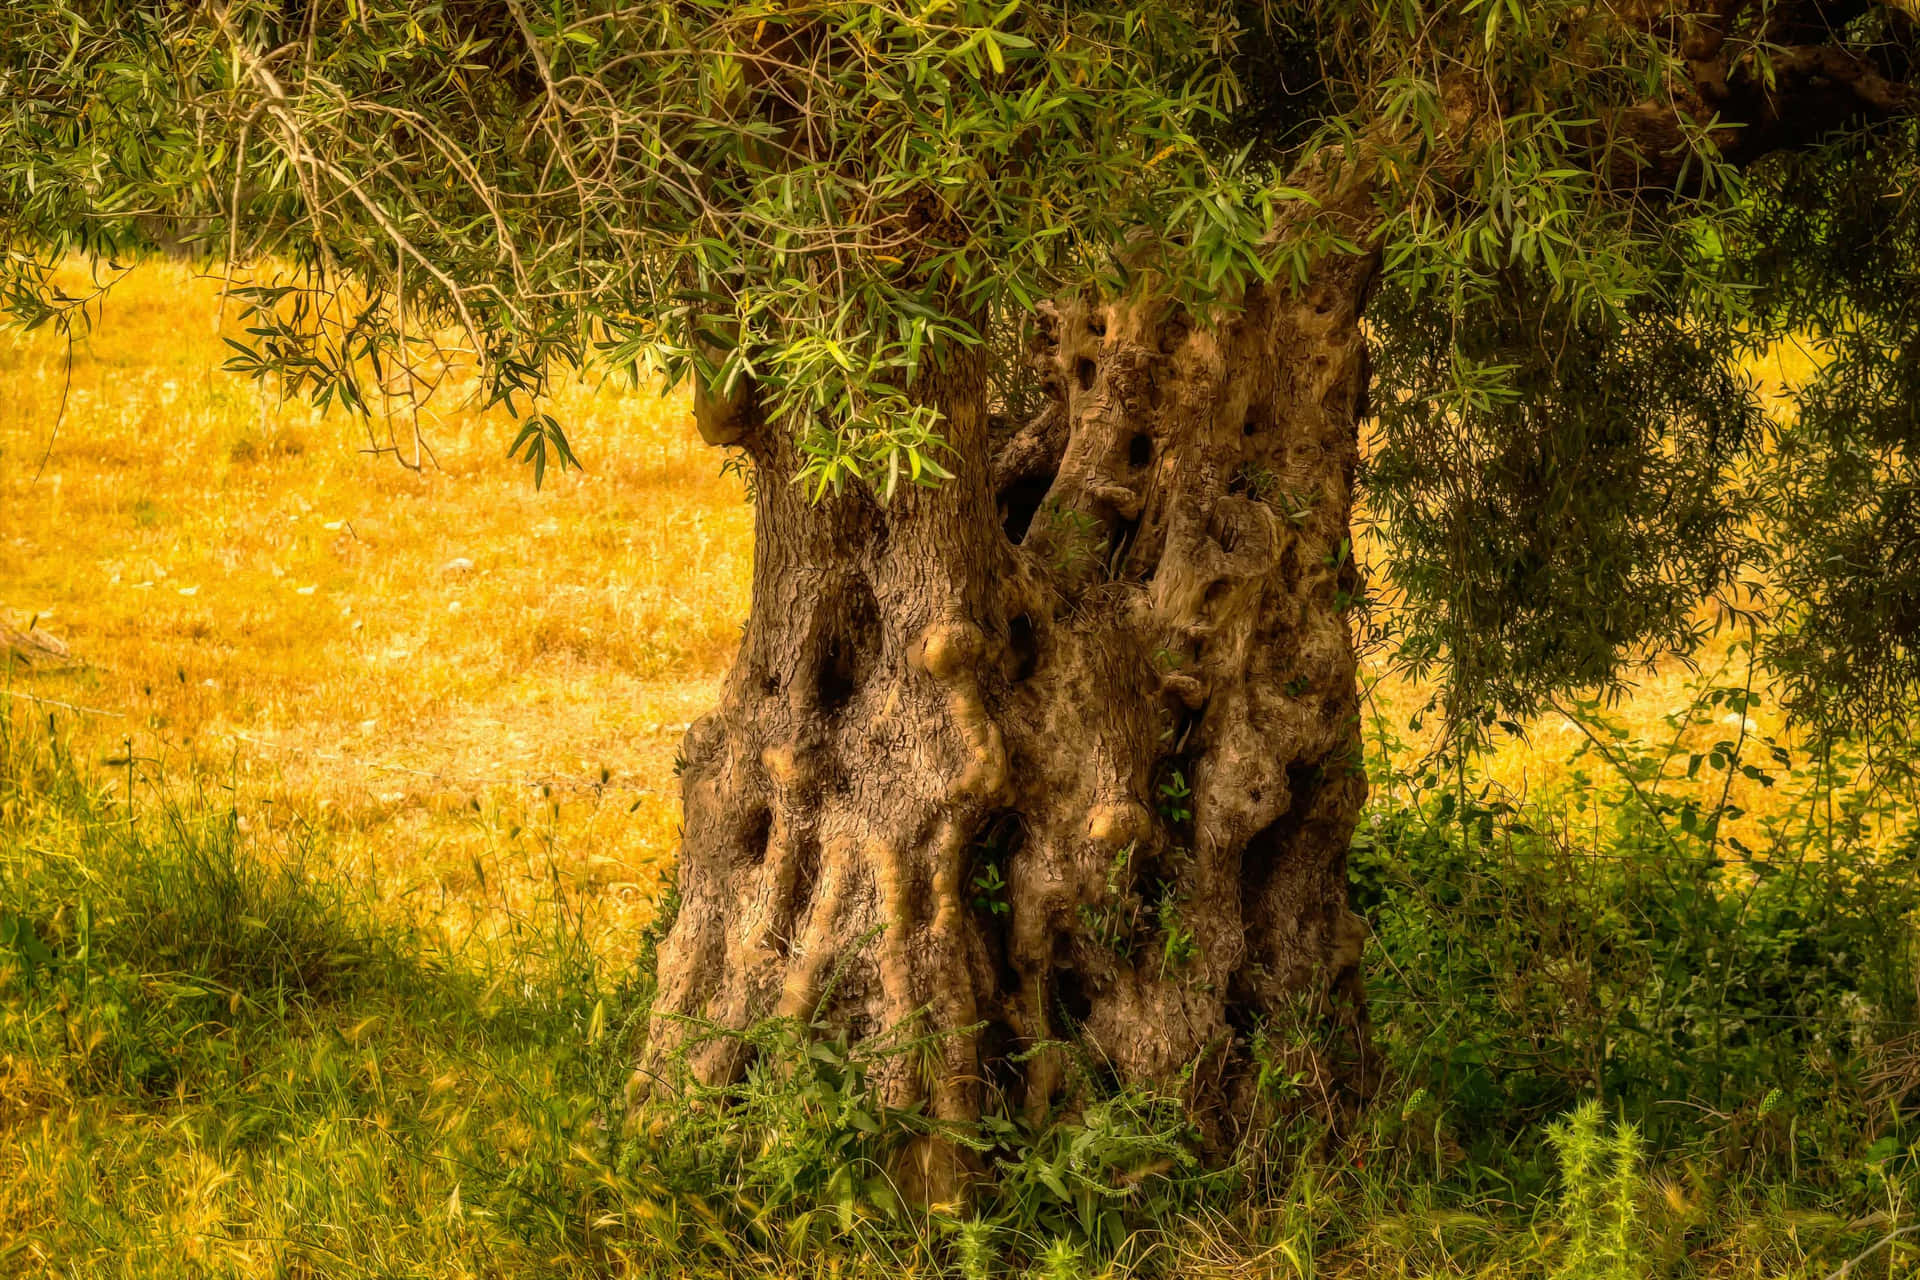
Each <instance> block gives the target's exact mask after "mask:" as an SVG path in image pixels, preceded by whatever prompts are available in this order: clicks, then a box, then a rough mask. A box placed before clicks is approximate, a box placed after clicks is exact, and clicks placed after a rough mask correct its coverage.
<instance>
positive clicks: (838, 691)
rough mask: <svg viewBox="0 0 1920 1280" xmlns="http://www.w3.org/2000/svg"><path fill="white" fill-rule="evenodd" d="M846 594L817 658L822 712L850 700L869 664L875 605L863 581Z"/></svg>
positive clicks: (876, 618)
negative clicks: (819, 658)
mask: <svg viewBox="0 0 1920 1280" xmlns="http://www.w3.org/2000/svg"><path fill="white" fill-rule="evenodd" d="M848 596H849V597H850V598H849V599H848V600H847V602H846V605H845V607H844V611H843V612H842V614H841V616H840V617H839V618H837V619H836V620H835V622H834V625H833V630H832V631H831V632H830V633H828V636H827V647H826V653H825V654H824V655H822V657H821V660H820V683H819V686H818V689H817V694H818V700H819V706H820V712H821V714H822V715H829V716H830V715H833V714H834V713H835V712H837V711H839V710H840V709H841V708H842V707H844V706H846V705H847V703H849V702H851V701H852V700H853V696H854V694H856V693H858V692H859V691H860V686H861V685H862V684H864V683H866V678H867V671H868V668H869V667H871V666H872V665H873V649H874V641H875V639H876V635H875V632H876V631H877V629H878V628H879V625H880V608H879V605H878V604H876V603H875V601H874V598H873V591H872V589H871V588H869V587H868V586H867V584H866V583H865V582H864V581H862V582H856V583H855V584H854V586H853V589H852V590H851V591H849V592H848Z"/></svg>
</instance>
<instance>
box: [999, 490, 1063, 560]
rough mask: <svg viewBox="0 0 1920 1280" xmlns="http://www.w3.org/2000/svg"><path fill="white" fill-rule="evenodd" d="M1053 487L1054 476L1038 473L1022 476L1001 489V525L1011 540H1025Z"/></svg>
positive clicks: (1015, 541)
mask: <svg viewBox="0 0 1920 1280" xmlns="http://www.w3.org/2000/svg"><path fill="white" fill-rule="evenodd" d="M1051 488H1053V477H1052V476H1050V475H1036V476H1021V477H1020V478H1019V479H1018V480H1015V481H1014V482H1013V483H1012V484H1010V485H1008V486H1007V487H1006V488H1005V489H1002V490H1001V491H1000V526H1001V527H1002V528H1003V529H1005V530H1006V531H1007V538H1008V539H1009V540H1010V541H1012V542H1014V543H1016V544H1018V543H1020V542H1023V541H1025V539H1026V536H1027V530H1028V529H1031V528H1032V527H1033V517H1034V515H1035V513H1036V512H1038V511H1039V510H1040V504H1041V503H1042V502H1045V501H1046V499H1047V490H1049V489H1051Z"/></svg>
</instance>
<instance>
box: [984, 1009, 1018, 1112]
mask: <svg viewBox="0 0 1920 1280" xmlns="http://www.w3.org/2000/svg"><path fill="white" fill-rule="evenodd" d="M1009 989H1010V990H1011V988H1009ZM1023 1047H1024V1046H1023V1045H1022V1044H1021V1042H1020V1037H1019V1036H1018V1035H1017V1034H1015V1032H1014V1030H1013V1028H1012V1027H1011V1026H1009V1025H1007V1023H1006V1022H1004V1021H1002V1020H1001V1019H998V1018H995V1019H993V1020H991V1021H990V1022H988V1023H987V1025H986V1026H984V1027H981V1028H980V1065H981V1067H982V1068H983V1069H984V1070H985V1071H986V1075H987V1088H988V1090H989V1091H991V1092H992V1093H995V1094H997V1095H999V1096H1000V1098H1002V1099H1004V1100H1005V1102H1004V1103H1003V1109H1004V1110H1006V1111H1008V1112H1011V1111H1013V1110H1014V1109H1016V1108H1018V1107H1019V1106H1020V1104H1021V1103H1022V1102H1023V1101H1025V1099H1024V1097H1023V1094H1022V1083H1023V1081H1024V1078H1025V1077H1024V1074H1023V1073H1022V1071H1021V1069H1020V1064H1019V1063H1017V1062H1015V1061H1013V1057H1014V1055H1015V1054H1016V1053H1018V1052H1019V1051H1020V1050H1021V1049H1022V1048H1023Z"/></svg>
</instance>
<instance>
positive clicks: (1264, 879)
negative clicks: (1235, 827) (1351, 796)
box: [1240, 761, 1320, 928]
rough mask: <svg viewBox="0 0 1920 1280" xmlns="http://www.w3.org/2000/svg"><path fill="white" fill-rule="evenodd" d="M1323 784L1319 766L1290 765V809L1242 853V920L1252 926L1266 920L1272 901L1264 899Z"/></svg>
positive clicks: (1256, 836)
mask: <svg viewBox="0 0 1920 1280" xmlns="http://www.w3.org/2000/svg"><path fill="white" fill-rule="evenodd" d="M1319 785H1320V768H1319V766H1318V765H1314V764H1309V763H1306V762H1304V761H1302V762H1300V763H1297V764H1290V765H1288V766H1287V795H1288V797H1289V798H1288V801H1287V811H1286V812H1285V813H1283V814H1281V815H1280V816H1279V817H1277V818H1275V819H1274V820H1273V821H1272V822H1269V823H1268V824H1267V825H1266V826H1264V827H1262V828H1260V830H1258V831H1256V832H1254V833H1253V837H1252V838H1251V839H1250V840H1248V841H1247V847H1246V850H1245V852H1243V853H1242V854H1241V855H1240V920H1241V923H1242V924H1243V925H1245V926H1247V927H1249V928H1251V927H1253V926H1254V924H1255V923H1256V922H1259V923H1267V922H1266V921H1264V920H1263V919H1262V916H1263V915H1264V913H1265V911H1266V910H1267V909H1268V907H1269V905H1270V904H1267V903H1265V902H1264V901H1263V899H1265V897H1266V890H1267V886H1268V885H1269V884H1270V883H1271V882H1272V880H1273V877H1274V874H1275V872H1276V870H1277V869H1278V868H1279V866H1280V864H1281V862H1282V861H1284V860H1285V859H1286V857H1287V855H1288V853H1289V852H1290V851H1291V850H1292V848H1293V846H1294V843H1295V842H1296V841H1297V840H1298V839H1299V837H1300V829H1301V828H1302V827H1303V826H1305V825H1306V821H1307V810H1308V809H1309V808H1310V807H1311V806H1312V804H1313V793H1314V790H1315V788H1317V787H1318V786H1319Z"/></svg>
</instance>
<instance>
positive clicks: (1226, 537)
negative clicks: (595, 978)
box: [649, 257, 1371, 1138]
mask: <svg viewBox="0 0 1920 1280" xmlns="http://www.w3.org/2000/svg"><path fill="white" fill-rule="evenodd" d="M1370 269H1371V263H1370V261H1369V260H1367V259H1364V258H1359V257H1336V258H1330V259H1328V260H1325V261H1324V262H1323V263H1322V264H1321V266H1320V267H1319V268H1318V269H1317V274H1316V276H1315V278H1314V279H1313V280H1312V281H1311V282H1310V283H1309V285H1308V286H1307V287H1305V288H1302V289H1298V290H1281V289H1274V290H1269V291H1263V292H1256V293H1255V294H1254V295H1253V296H1251V297H1249V298H1248V299H1247V301H1246V304H1245V306H1244V307H1243V308H1241V309H1240V311H1239V313H1238V315H1237V317H1236V318H1234V319H1233V320H1232V321H1231V322H1230V323H1227V324H1225V325H1224V326H1222V327H1219V328H1216V329H1205V328H1200V327H1196V326H1193V325H1191V324H1189V323H1188V322H1187V321H1186V319H1185V318H1184V317H1183V316H1182V315H1180V314H1178V313H1177V312H1174V311H1171V310H1170V309H1168V308H1166V307H1164V306H1156V305H1151V304H1137V305H1114V306H1085V305H1079V304H1069V305H1065V306H1063V307H1062V308H1060V309H1059V310H1058V311H1056V312H1055V313H1054V314H1053V315H1051V316H1050V318H1049V324H1048V327H1049V329H1050V332H1049V333H1048V334H1047V335H1046V337H1047V342H1046V344H1045V349H1044V351H1043V352H1042V353H1041V356H1040V359H1041V361H1042V365H1043V370H1044V378H1045V384H1046V388H1047V391H1048V394H1049V397H1050V400H1049V405H1048V408H1047V410H1046V412H1044V413H1043V414H1041V415H1040V416H1039V418H1038V419H1037V420H1035V421H1033V422H1032V423H1029V424H1027V425H1025V426H1024V427H1023V428H1021V429H1020V430H1018V431H1017V432H1014V433H1012V434H1010V435H1005V436H1002V435H1000V434H998V433H996V432H995V431H993V430H992V429H991V428H990V425H989V421H988V415H987V412H986V403H985V379H984V376H983V370H982V368H981V367H980V366H979V365H978V364H977V363H976V362H975V361H976V357H973V356H957V357H954V358H951V359H950V360H949V362H948V364H947V366H946V368H945V369H944V370H943V371H942V372H941V373H939V374H938V375H934V376H931V377H929V379H928V380H927V382H926V384H925V385H924V386H923V387H921V388H920V391H921V393H922V394H923V395H924V396H925V397H926V401H927V402H928V403H931V404H933V405H934V406H936V407H937V408H938V409H939V410H940V411H941V412H942V413H943V414H944V416H945V419H946V434H947V439H948V440H949V441H950V443H951V445H952V447H953V449H954V451H955V460H956V462H957V465H956V466H955V467H954V470H955V471H956V472H957V474H958V478H957V479H955V480H953V481H950V482H946V483H943V484H942V485H940V486H939V487H937V488H932V489H913V490H911V491H909V492H906V493H904V494H901V495H899V496H896V498H895V499H894V500H893V501H892V502H891V503H890V504H888V505H882V504H880V503H878V502H876V501H875V500H873V499H872V498H871V497H869V496H867V495H866V494H864V493H859V492H849V493H844V494H841V495H838V496H830V497H828V498H827V499H825V500H824V501H822V502H819V503H817V504H816V503H810V502H809V501H808V499H807V496H806V494H805V492H804V491H803V488H802V487H801V486H798V485H795V484H793V483H792V478H793V476H794V474H795V470H796V467H797V465H798V458H797V456H796V452H795V450H794V448H793V445H792V443H791V439H790V433H788V432H785V431H782V430H780V429H779V427H778V426H777V424H769V423H766V422H763V421H761V420H760V419H759V418H758V417H757V416H756V414H755V412H754V410H753V408H752V406H751V404H750V403H747V402H735V403H732V404H719V403H713V402H707V403H703V404H702V405H701V406H700V410H701V416H702V430H703V432H705V433H706V434H707V435H708V436H709V438H710V439H715V440H720V441H724V442H727V443H736V444H738V445H739V446H741V447H743V448H744V449H746V450H747V452H748V453H749V454H750V455H751V457H752V461H753V465H754V476H755V501H756V503H757V523H756V534H755V564H754V582H753V606H752V615H751V618H750V620H749V622H748V625H747V630H746V635H745V638H744V640H743V642H742V644H741V649H740V654H739V657H738V659H737V660H736V662H735V664H734V667H733V670H732V672H731V673H730V675H729V677H728V679H727V682H726V686H725V692H724V695H723V698H722V701H721V704H720V706H719V708H718V709H717V710H716V711H715V712H713V714H711V715H709V716H707V717H706V718H705V719H703V720H701V721H700V722H699V723H698V724H697V725H695V726H694V728H693V730H692V731H691V732H690V733H689V734H688V737H687V742H686V746H685V750H684V752H683V763H684V770H683V774H682V778H683V785H684V788H685V806H686V821H685V831H684V844H683V847H682V853H681V862H680V868H679V894H680V900H681V905H680V908H679V914H678V916H677V917H676V919H675V921H674V923H673V925H672V928H671V930H670V931H669V933H668V936H667V938H666V940H665V943H664V945H663V947H662V949H661V952H660V991H659V997H658V1004H657V1006H656V1012H657V1013H658V1014H668V1015H686V1016H687V1017H688V1018H692V1019H704V1020H711V1021H712V1022H715V1023H718V1024H721V1025H724V1026H728V1027H734V1028H739V1027H744V1026H745V1025H747V1024H748V1023H750V1022H751V1021H753V1020H755V1019H758V1018H763V1017H766V1016H768V1015H795V1016H813V1015H814V1014H815V1013H816V1012H817V1013H818V1016H819V1017H820V1018H821V1019H822V1020H824V1021H826V1022H828V1023H831V1024H833V1025H835V1026H840V1027H845V1028H848V1029H850V1031H851V1032H852V1034H853V1035H854V1036H856V1037H859V1036H863V1035H871V1034H874V1033H877V1032H879V1031H881V1030H882V1029H884V1028H887V1027H890V1026H894V1025H898V1024H899V1023H901V1022H902V1020H905V1019H908V1018H909V1017H911V1016H912V1015H914V1014H916V1012H920V1011H924V1017H925V1018H926V1020H927V1024H926V1025H927V1029H928V1030H934V1031H941V1032H946V1033H949V1034H947V1035H946V1036H945V1037H944V1038H943V1039H941V1040H940V1041H939V1042H938V1043H939V1045H940V1055H941V1056H940V1060H939V1062H938V1063H937V1064H936V1067H935V1069H934V1070H933V1071H931V1072H925V1071H921V1072H915V1071H911V1070H907V1069H905V1068H903V1069H902V1070H901V1071H900V1072H899V1073H898V1076H897V1078H893V1079H889V1080H887V1081H885V1082H884V1086H885V1088H886V1089H887V1091H888V1092H889V1093H890V1094H891V1095H892V1100H893V1101H895V1102H897V1103H906V1102H911V1101H924V1102H925V1103H926V1104H927V1105H928V1107H929V1110H930V1111H931V1112H932V1113H933V1114H935V1115H937V1116H941V1117H947V1118H954V1119H964V1118H970V1117H972V1116H975V1115H977V1114H978V1113H979V1112H980V1111H981V1109H982V1108H983V1107H984V1106H987V1105H990V1097H991V1095H994V1094H998V1095H1000V1098H1002V1099H1004V1100H1005V1102H1006V1104H1008V1105H1011V1106H1015V1107H1021V1108H1025V1109H1026V1110H1027V1111H1028V1112H1029V1113H1041V1112H1044V1110H1045V1109H1046V1108H1047V1107H1048V1106H1049V1105H1050V1104H1052V1103H1053V1102H1055V1101H1056V1100H1058V1099H1060V1098H1062V1097H1063V1096H1064V1095H1067V1094H1069V1093H1070V1092H1071V1086H1072V1083H1073V1072H1072V1071H1071V1070H1070V1067H1071V1063H1072V1062H1073V1061H1075V1060H1079V1061H1085V1062H1090V1063H1092V1064H1095V1068H1096V1070H1098V1071H1101V1072H1110V1073H1111V1076H1112V1077H1113V1078H1114V1079H1116V1080H1117V1081H1119V1082H1125V1083H1136V1082H1137V1083H1146V1084H1152V1085H1158V1086H1163V1087H1172V1086H1175V1085H1179V1087H1182V1088H1184V1089H1185V1090H1186V1091H1187V1093H1188V1094H1189V1099H1190V1101H1191V1102H1192V1103H1193V1105H1194V1106H1195V1109H1196V1113H1197V1114H1199V1115H1201V1116H1203V1117H1205V1119H1206V1127H1207V1128H1208V1129H1209V1130H1210V1132H1211V1133H1212V1134H1213V1135H1214V1136H1215V1137H1216V1138H1223V1137H1226V1136H1228V1135H1230V1134H1231V1133H1232V1132H1234V1130H1235V1129H1236V1128H1237V1127H1238V1125H1239V1124H1240V1123H1241V1122H1242V1121H1243V1120H1244V1119H1245V1118H1246V1117H1247V1116H1248V1115H1250V1114H1252V1113H1253V1111H1254V1110H1255V1109H1256V1108H1257V1103H1258V1100H1257V1099H1255V1098H1254V1097H1253V1096H1252V1094H1253V1090H1252V1087H1251V1079H1252V1076H1253V1071H1252V1069H1251V1068H1252V1059H1253V1056H1254V1049H1253V1047H1252V1042H1253V1041H1254V1039H1255V1033H1256V1032H1257V1031H1258V1029H1259V1028H1261V1027H1262V1026H1263V1025H1267V1024H1270V1023H1273V1022H1276V1021H1279V1022H1282V1023H1284V1024H1285V1025H1284V1028H1283V1034H1282V1036H1281V1040H1282V1043H1283V1045H1284V1043H1285V1042H1286V1041H1285V1032H1286V1031H1287V1030H1290V1029H1292V1028H1297V1027H1298V1026H1300V1025H1302V1024H1301V1022H1300V1020H1299V1017H1300V1015H1301V1014H1302V1013H1304V1014H1305V1015H1307V1018H1308V1019H1309V1021H1310V1022H1318V1023H1320V1024H1322V1025H1324V1024H1325V1023H1326V1022H1327V1021H1328V1020H1329V1019H1331V1020H1332V1021H1333V1022H1334V1023H1335V1024H1337V1025H1343V1026H1344V1027H1345V1028H1346V1030H1347V1037H1346V1038H1347V1041H1348V1043H1349V1044H1362V1043H1363V1042H1364V1033H1363V1027H1362V1026H1361V1018H1362V1012H1361V1006H1360V1003H1359V991H1358V984H1357V980H1356V964H1357V962H1358V959H1359V955H1360V946H1361V940H1362V937H1363V932H1364V930H1363V927H1362V926H1361V924H1360V922H1359V921H1358V920H1357V919H1356V918H1355V917H1354V916H1352V915H1351V914H1350V913H1349V912H1348V910H1347V885H1346V851H1347V843H1348V839H1349V837H1350V835H1351V833H1352V829H1353V826H1354V823H1355V819H1356V815H1357V812H1358V810H1359V807H1360V804H1361V801H1362V798H1363V796H1364V792H1365V782H1364V778H1363V775H1362V772H1361V760H1360V754H1359V733H1358V705H1357V693H1356V683H1355V670H1354V653H1353V646H1352V642H1351V640H1350V636H1349V630H1348V626H1347V622H1346V619H1345V617H1344V611H1345V609H1346V607H1347V604H1348V602H1349V601H1350V600H1351V598H1352V596H1353V595H1354V594H1356V593H1357V592H1358V583H1357V574H1356V570H1355V568H1354V565H1353V562H1352V557H1351V555H1350V552H1349V543H1348V532H1349V530H1348V519H1349V508H1350V500H1351V490H1352V484H1353V473H1354V465H1355V453H1356V423H1357V421H1358V418H1359V416H1360V414H1361V413H1362V411H1363V410H1362V403H1361V402H1362V399H1363V396H1364V390H1365V387H1364V384H1365V380H1366V372H1365V368H1366V362H1365V351H1364V346H1363V342H1362V338H1361V335H1360V332H1359V328H1358V314H1359V309H1360V305H1361V299H1362V295H1363V293H1364V291H1365V288H1366V284H1367V277H1368V275H1369V273H1370ZM830 976H831V978H832V980H831V982H830V981H829V978H830ZM687 1026H688V1023H687V1022H686V1021H684V1020H682V1019H679V1018H671V1017H669V1018H660V1017H656V1019H655V1024H654V1034H653V1041H652V1044H651V1046H650V1049H649V1053H650V1055H652V1056H655V1057H658V1056H660V1055H663V1054H666V1053H668V1052H670V1051H672V1050H673V1048H674V1047H675V1046H676V1045H679V1044H684V1043H686V1041H685V1037H686V1029H687ZM1056 1041H1062V1042H1072V1043H1073V1044H1075V1045H1077V1046H1078V1049H1077V1050H1076V1051H1075V1052H1074V1053H1071V1054H1070V1053H1068V1052H1067V1051H1065V1050H1064V1049H1062V1048H1060V1047H1053V1048H1044V1047H1043V1048H1041V1049H1040V1051H1039V1052H1027V1051H1029V1050H1031V1049H1033V1048H1034V1047H1036V1046H1045V1045H1047V1044H1049V1042H1056ZM743 1054H744V1049H743V1048H742V1046H741V1044H740V1042H739V1041H738V1040H736V1039H731V1038H707V1039H704V1040H700V1041H698V1042H697V1044H696V1045H695V1046H694V1048H693V1053H692V1064H693V1067H694V1069H695V1071H696V1072H697V1073H698V1074H699V1075H700V1076H702V1077H704V1078H705V1079H707V1080H708V1081H715V1080H724V1079H727V1078H729V1077H731V1076H732V1075H734V1074H736V1073H738V1072H739V1071H740V1070H742V1069H743V1066H744V1063H743V1061H742V1056H743ZM1316 1060H1318V1061H1322V1062H1323V1063H1324V1058H1321V1059H1316ZM1189 1067H1191V1068H1193V1070H1192V1071H1191V1072H1189V1073H1187V1074H1186V1075H1185V1076H1184V1077H1183V1071H1185V1070H1186V1069H1187V1068H1189ZM991 1104H992V1105H998V1101H997V1100H995V1101H993V1102H992V1103H991Z"/></svg>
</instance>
